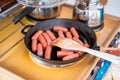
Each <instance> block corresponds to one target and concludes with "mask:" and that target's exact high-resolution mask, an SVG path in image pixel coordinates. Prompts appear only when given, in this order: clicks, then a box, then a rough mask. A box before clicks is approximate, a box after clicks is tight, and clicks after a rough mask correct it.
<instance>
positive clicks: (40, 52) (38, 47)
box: [37, 43, 43, 56]
mask: <svg viewBox="0 0 120 80" xmlns="http://www.w3.org/2000/svg"><path fill="white" fill-rule="evenodd" d="M37 55H38V56H43V47H42V44H41V43H38V45H37Z"/></svg>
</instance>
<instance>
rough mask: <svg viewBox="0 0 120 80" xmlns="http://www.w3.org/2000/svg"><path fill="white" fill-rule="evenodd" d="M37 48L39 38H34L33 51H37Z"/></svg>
mask: <svg viewBox="0 0 120 80" xmlns="http://www.w3.org/2000/svg"><path fill="white" fill-rule="evenodd" d="M36 50H37V40H36V39H32V51H33V52H36Z"/></svg>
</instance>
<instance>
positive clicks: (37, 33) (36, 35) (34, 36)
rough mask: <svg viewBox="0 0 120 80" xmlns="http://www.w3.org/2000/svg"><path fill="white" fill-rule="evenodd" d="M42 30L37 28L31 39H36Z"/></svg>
mask: <svg viewBox="0 0 120 80" xmlns="http://www.w3.org/2000/svg"><path fill="white" fill-rule="evenodd" d="M42 32H43V31H42V30H38V31H37V32H36V33H35V34H34V35H33V36H32V39H38V37H39V35H40V34H42Z"/></svg>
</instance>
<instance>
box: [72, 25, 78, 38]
mask: <svg viewBox="0 0 120 80" xmlns="http://www.w3.org/2000/svg"><path fill="white" fill-rule="evenodd" d="M70 32H71V33H72V35H73V36H74V37H77V38H79V34H78V33H77V31H76V29H75V28H74V27H71V28H70Z"/></svg>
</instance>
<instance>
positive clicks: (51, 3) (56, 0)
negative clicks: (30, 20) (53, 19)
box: [17, 0, 67, 8]
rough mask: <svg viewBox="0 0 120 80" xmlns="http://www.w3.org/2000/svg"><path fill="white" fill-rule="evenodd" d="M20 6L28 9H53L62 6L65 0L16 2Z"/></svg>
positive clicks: (25, 0) (24, 0) (22, 0)
mask: <svg viewBox="0 0 120 80" xmlns="http://www.w3.org/2000/svg"><path fill="white" fill-rule="evenodd" d="M17 1H18V2H19V3H20V4H22V5H25V6H29V7H41V8H42V7H53V6H57V5H61V4H64V3H65V1H67V0H17Z"/></svg>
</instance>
